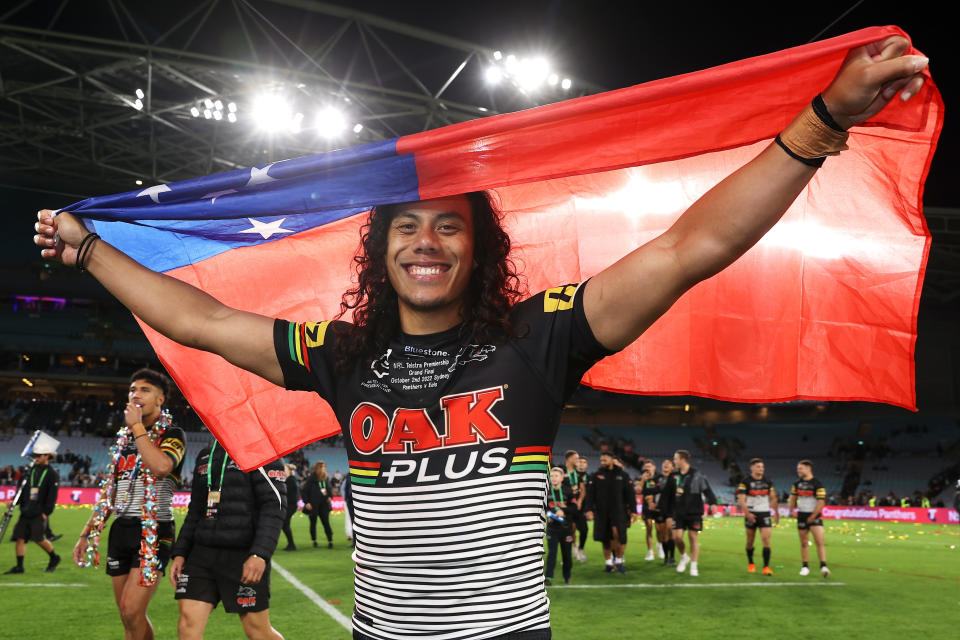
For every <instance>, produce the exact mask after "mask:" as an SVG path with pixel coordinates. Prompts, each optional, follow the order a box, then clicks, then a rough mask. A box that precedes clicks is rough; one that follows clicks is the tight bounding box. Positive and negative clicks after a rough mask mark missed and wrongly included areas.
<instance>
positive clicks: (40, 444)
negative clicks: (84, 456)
mask: <svg viewBox="0 0 960 640" xmlns="http://www.w3.org/2000/svg"><path fill="white" fill-rule="evenodd" d="M38 436H45V437H38ZM30 444H32V445H33V446H32V447H31V446H30ZM30 444H28V445H27V448H26V449H24V455H30V456H32V457H33V466H32V467H30V470H29V471H27V472H26V473H24V474H23V478H21V479H20V482H21V483H23V487H22V489H21V490H20V492H19V494H18V496H19V497H18V498H15V499H14V500H15V501H16V504H19V505H20V519H19V520H17V524H16V525H15V526H14V528H13V539H14V540H15V541H16V543H17V547H16V553H17V564H16V565H15V566H14V567H13V568H11V569H9V570H8V571H5V572H4V575H10V574H17V573H24V572H25V570H24V568H23V557H24V555H25V554H26V551H27V540H32V541H33V542H36V543H37V544H38V545H39V546H40V548H41V549H43V550H44V551H46V552H47V554H48V555H49V556H50V561H49V562H48V563H47V568H46V569H45V571H47V572H52V571H53V570H54V569H56V568H57V565H58V564H60V556H59V555H57V552H56V551H54V550H53V545H52V544H50V541H49V540H46V539H45V538H44V535H43V533H44V531H46V528H47V518H48V517H50V514H51V513H53V509H54V507H55V506H56V505H57V492H58V490H59V488H60V476H59V475H58V474H57V470H56V469H54V468H53V467H51V466H50V462H51V461H52V460H53V458H54V456H55V455H56V450H57V445H59V444H60V443H59V442H57V441H56V440H55V439H53V438H51V437H50V436H47V434H45V433H43V432H40V431H38V432H37V434H36V435H34V437H33V439H32V440H31V443H30ZM11 508H12V506H11Z"/></svg>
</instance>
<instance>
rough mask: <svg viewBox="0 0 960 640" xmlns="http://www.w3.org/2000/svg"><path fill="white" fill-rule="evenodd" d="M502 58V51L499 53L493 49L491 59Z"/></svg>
mask: <svg viewBox="0 0 960 640" xmlns="http://www.w3.org/2000/svg"><path fill="white" fill-rule="evenodd" d="M502 58H503V54H502V53H500V52H499V51H494V52H493V59H494V60H501V59H502Z"/></svg>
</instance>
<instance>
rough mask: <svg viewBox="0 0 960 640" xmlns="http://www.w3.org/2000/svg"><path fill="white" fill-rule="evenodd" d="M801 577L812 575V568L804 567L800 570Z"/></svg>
mask: <svg viewBox="0 0 960 640" xmlns="http://www.w3.org/2000/svg"><path fill="white" fill-rule="evenodd" d="M800 575H802V576H808V575H810V567H803V568H802V569H800Z"/></svg>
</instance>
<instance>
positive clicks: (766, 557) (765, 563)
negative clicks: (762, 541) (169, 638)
mask: <svg viewBox="0 0 960 640" xmlns="http://www.w3.org/2000/svg"><path fill="white" fill-rule="evenodd" d="M763 566H765V567H769V566H770V547H764V548H763Z"/></svg>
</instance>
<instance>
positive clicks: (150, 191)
mask: <svg viewBox="0 0 960 640" xmlns="http://www.w3.org/2000/svg"><path fill="white" fill-rule="evenodd" d="M164 191H170V187H168V186H167V185H165V184H155V185H153V186H152V187H147V188H146V189H144V190H143V191H141V192H140V193H138V194H137V197H138V198H139V197H140V196H150V199H151V200H153V201H154V203H156V204H160V197H159V196H160V194H161V193H163V192H164Z"/></svg>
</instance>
